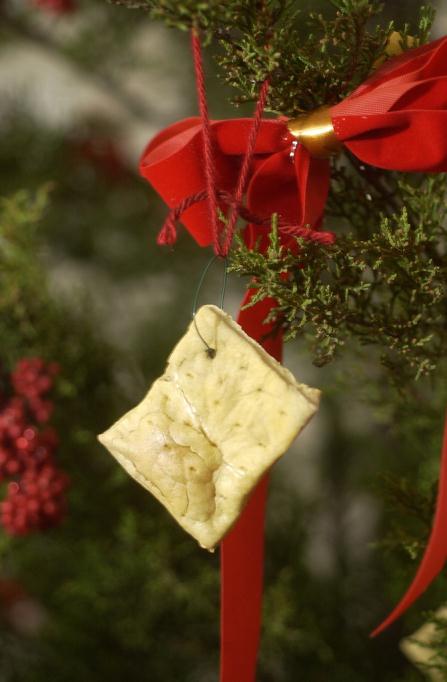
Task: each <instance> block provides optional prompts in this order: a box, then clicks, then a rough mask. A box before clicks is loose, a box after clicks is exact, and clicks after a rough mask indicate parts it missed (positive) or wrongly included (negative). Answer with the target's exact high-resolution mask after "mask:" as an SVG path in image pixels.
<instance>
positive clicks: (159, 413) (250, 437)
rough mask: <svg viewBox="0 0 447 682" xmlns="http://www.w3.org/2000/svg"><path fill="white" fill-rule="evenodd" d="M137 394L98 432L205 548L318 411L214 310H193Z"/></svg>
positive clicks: (308, 393)
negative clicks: (156, 374) (155, 374)
mask: <svg viewBox="0 0 447 682" xmlns="http://www.w3.org/2000/svg"><path fill="white" fill-rule="evenodd" d="M195 321H196V324H197V328H198V329H199V331H200V334H201V335H202V337H203V338H204V339H205V340H206V342H207V343H208V344H209V346H211V348H213V349H215V351H216V353H215V356H214V357H212V358H211V357H210V356H209V354H208V353H207V351H206V347H205V345H204V342H203V340H201V338H200V336H199V334H198V333H197V329H196V326H195V324H194V322H192V323H191V325H190V327H189V329H188V331H187V332H186V334H185V336H184V337H183V338H182V339H181V340H180V341H179V343H178V344H177V346H176V347H175V348H174V350H173V351H172V353H171V355H170V357H169V360H168V365H167V367H166V371H165V373H164V374H163V376H161V377H160V378H159V379H157V380H156V381H155V382H154V384H153V385H152V387H151V388H150V390H149V392H148V393H147V395H146V397H145V398H144V399H143V400H142V401H141V403H139V404H138V405H137V406H136V407H135V408H134V409H132V410H130V412H128V413H127V414H125V415H124V416H123V417H122V418H121V419H119V421H117V422H116V423H115V424H114V425H113V426H112V427H111V428H110V429H109V430H108V431H106V432H105V433H103V434H101V435H100V436H99V440H100V441H101V443H103V445H105V446H106V447H107V448H108V450H109V451H110V452H111V453H112V455H113V456H114V457H115V458H116V459H117V460H118V462H119V463H120V464H121V465H122V466H123V467H124V468H125V469H126V471H127V472H128V473H129V474H130V475H131V476H133V478H135V479H136V480H137V481H138V482H139V483H141V485H143V486H144V487H145V488H147V490H149V491H150V492H151V493H152V494H153V495H154V496H155V497H156V498H157V499H158V500H159V501H160V502H161V503H162V504H163V505H164V506H165V507H166V509H167V510H168V511H169V512H170V513H171V514H172V515H173V516H174V518H175V519H176V520H177V521H178V523H179V524H180V525H181V526H182V527H183V528H184V529H185V530H186V531H187V532H188V533H190V534H191V535H192V536H193V537H194V538H196V540H197V541H198V542H199V543H200V545H201V546H202V547H206V548H208V549H212V548H213V547H215V545H216V544H217V543H218V542H219V541H220V540H221V539H222V537H223V536H224V535H225V533H226V532H227V531H228V530H229V529H230V528H231V526H232V525H233V524H234V522H235V521H236V520H237V518H238V516H239V515H240V513H241V511H242V509H243V507H244V504H245V502H246V501H247V498H248V495H249V493H250V492H251V491H252V489H253V488H254V486H255V485H256V483H257V482H258V481H259V479H260V478H261V477H262V475H263V474H264V473H265V472H266V471H267V470H268V469H269V468H270V467H271V465H272V464H273V463H274V462H275V461H276V460H277V459H278V458H279V457H280V456H281V455H282V454H283V453H284V452H285V451H286V450H287V448H288V447H289V445H290V444H291V442H292V441H293V439H294V438H295V436H296V435H297V434H298V433H299V432H300V431H301V429H302V428H303V427H304V426H305V425H306V423H307V422H308V421H309V419H310V418H311V417H312V415H313V414H314V413H315V412H316V410H317V409H318V403H319V399H320V392H319V391H318V390H316V389H313V388H309V387H308V386H305V385H304V384H299V383H298V382H297V381H296V380H295V378H294V377H293V375H292V374H291V373H290V372H289V371H288V370H287V369H285V368H284V367H282V365H280V364H279V363H278V362H277V361H276V360H275V359H274V358H272V357H271V356H270V355H269V354H268V353H266V352H265V351H264V349H263V348H261V346H260V345H259V344H258V343H256V341H253V339H251V338H250V337H249V336H247V335H246V334H245V333H244V332H243V331H242V329H241V327H240V326H239V325H238V324H237V323H236V322H234V320H233V319H232V318H231V317H230V316H229V315H227V314H226V313H224V312H223V311H222V310H220V309H219V308H216V307H215V306H210V305H208V306H203V307H202V308H200V310H199V311H198V312H197V314H196V318H195Z"/></svg>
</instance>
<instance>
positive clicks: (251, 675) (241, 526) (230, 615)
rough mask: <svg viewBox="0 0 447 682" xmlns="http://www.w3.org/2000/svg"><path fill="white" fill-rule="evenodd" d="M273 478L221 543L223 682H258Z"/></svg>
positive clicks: (264, 482) (260, 487)
mask: <svg viewBox="0 0 447 682" xmlns="http://www.w3.org/2000/svg"><path fill="white" fill-rule="evenodd" d="M267 489H268V475H267V476H266V477H265V478H264V479H263V480H262V481H261V483H259V484H258V486H257V488H256V489H255V491H254V493H253V495H252V497H251V498H250V501H249V502H248V504H247V506H246V507H245V509H244V512H243V514H242V516H241V517H240V519H239V521H238V522H237V524H236V526H235V527H234V528H233V530H232V531H231V532H230V533H229V534H228V535H227V536H226V538H224V540H223V541H222V545H221V576H222V581H221V585H222V587H221V671H220V680H221V682H236V681H237V682H254V680H255V675H256V661H257V657H258V649H259V639H260V631H261V614H262V589H263V578H264V517H265V507H266V502H267Z"/></svg>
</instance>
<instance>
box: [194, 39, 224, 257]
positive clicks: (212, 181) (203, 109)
mask: <svg viewBox="0 0 447 682" xmlns="http://www.w3.org/2000/svg"><path fill="white" fill-rule="evenodd" d="M191 44H192V53H193V57H194V70H195V74H196V86H197V98H198V102H199V112H200V117H201V119H202V135H203V156H204V160H205V177H206V188H207V191H208V210H209V213H210V222H211V231H212V235H213V244H214V252H215V253H216V255H218V256H222V255H223V254H222V250H221V245H220V237H219V223H218V217H217V211H218V204H217V192H216V171H215V168H214V158H213V143H212V138H211V125H210V118H209V113H208V103H207V99H206V90H205V75H204V72H203V61H202V48H201V45H200V38H199V34H198V32H197V31H196V29H193V30H192V31H191Z"/></svg>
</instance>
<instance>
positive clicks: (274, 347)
mask: <svg viewBox="0 0 447 682" xmlns="http://www.w3.org/2000/svg"><path fill="white" fill-rule="evenodd" d="M330 118H331V120H332V125H333V132H334V135H335V137H336V139H337V140H338V141H339V142H340V143H342V144H343V145H344V146H345V147H347V149H348V150H349V151H350V152H351V153H352V154H354V155H355V156H356V157H357V158H359V159H360V160H361V161H362V162H364V163H367V164H371V165H373V166H378V167H380V168H384V169H389V170H398V171H420V172H439V171H447V132H446V131H447V38H442V39H440V40H437V41H434V42H432V43H430V44H428V45H424V46H422V47H419V48H416V49H412V50H409V51H407V52H406V53H404V54H402V55H401V56H399V57H396V58H393V59H391V60H389V61H388V62H387V63H385V64H384V65H383V66H382V67H381V68H380V69H379V70H378V71H376V72H375V73H374V75H372V76H371V77H370V78H368V80H366V81H365V82H364V83H363V84H362V85H361V86H360V87H358V88H357V89H356V90H355V91H354V92H353V93H352V94H351V95H349V96H348V97H347V98H346V99H345V100H343V101H342V102H340V103H338V104H336V105H335V106H333V107H331V109H330ZM251 126H252V119H245V118H242V119H233V120H226V121H211V122H210V129H211V134H212V139H213V146H214V149H213V152H214V162H215V175H216V178H215V179H216V185H217V189H218V197H222V196H226V195H228V194H232V193H234V190H235V187H236V185H237V179H238V174H239V170H240V167H241V163H242V161H243V157H244V153H245V150H246V146H247V139H248V136H249V134H250V130H251ZM202 145H203V138H202V125H201V119H199V118H189V119H185V120H183V121H180V122H178V123H175V124H173V125H171V126H170V127H168V128H166V129H165V130H163V131H162V132H160V133H159V134H158V135H157V136H156V137H155V138H154V139H153V140H152V141H151V142H150V143H149V145H148V146H147V148H146V149H145V151H144V153H143V155H142V158H141V163H140V171H141V174H142V175H143V176H144V177H145V178H146V179H147V180H148V181H149V182H150V183H151V184H152V185H153V187H154V188H155V189H156V190H157V192H158V193H159V194H160V195H161V196H162V198H163V199H164V200H165V202H166V203H167V205H168V206H169V207H170V208H171V209H174V208H175V207H177V206H179V205H181V204H182V202H185V200H187V199H188V198H190V197H192V196H198V197H201V198H199V199H197V200H196V201H193V202H191V205H189V206H188V208H186V210H184V212H183V213H182V215H181V221H182V223H183V224H184V225H185V226H186V227H187V229H188V230H189V231H190V233H191V234H192V236H193V237H194V238H195V240H196V241H197V242H198V244H199V245H200V246H207V245H209V244H210V243H212V241H213V233H212V230H211V227H210V223H209V213H208V210H207V203H206V188H207V182H206V177H205V171H204V164H203V146H202ZM329 170H330V169H329V162H328V160H326V159H317V158H314V157H312V156H311V154H310V153H309V152H308V151H307V149H306V148H305V146H304V145H303V144H300V143H298V144H297V141H296V139H295V138H294V137H293V136H292V135H291V133H290V132H289V129H288V125H287V121H286V120H285V119H278V120H263V121H262V122H261V124H260V127H259V131H258V135H257V139H256V143H255V146H254V155H253V160H252V165H251V170H250V174H249V177H248V184H247V191H246V208H247V209H248V211H249V212H250V213H252V214H254V215H256V216H258V217H259V219H260V220H259V221H257V222H263V221H265V222H266V223H267V222H268V220H269V218H270V216H271V215H272V213H278V214H279V218H280V225H282V226H283V230H284V226H288V228H287V229H286V230H284V233H286V234H287V235H290V234H292V235H293V234H302V230H303V228H305V227H306V226H309V227H311V228H314V229H318V227H319V225H320V223H321V219H322V216H323V212H324V206H325V203H326V199H327V194H328V189H329V181H330V177H329ZM222 208H223V209H224V208H225V205H224V203H223V204H222ZM300 231H301V232H300ZM249 234H250V235H251V237H252V238H253V237H258V236H259V235H261V236H262V237H264V239H263V246H265V244H266V241H267V235H268V227H267V226H265V227H262V226H259V225H258V224H252V225H251V230H250V232H249ZM318 234H319V235H320V239H322V240H323V241H326V242H330V241H331V240H332V238H333V237H332V235H331V233H318V232H309V236H310V238H314V237H316V236H317V235H318ZM325 235H326V236H325ZM252 238H251V239H250V243H253V242H252ZM289 239H290V237H289ZM271 305H272V302H271V301H264V302H263V303H262V304H260V305H258V306H255V307H254V308H249V309H247V310H245V311H242V313H241V315H240V318H239V321H240V322H241V324H242V325H243V326H244V328H245V329H246V331H247V332H248V333H249V334H250V335H252V336H253V337H254V338H256V339H258V340H260V339H261V337H262V336H263V335H264V334H265V331H266V327H265V326H263V325H262V321H263V319H264V318H265V316H266V315H267V313H268V311H269V309H270V306H271ZM267 331H268V328H267ZM267 343H269V344H270V348H269V351H270V352H271V353H272V354H273V355H274V356H275V357H277V358H278V359H280V355H281V340H280V338H279V337H277V338H276V339H270V340H268V341H267ZM265 494H266V485H265V484H261V486H260V487H259V488H258V490H257V491H256V492H255V494H254V496H253V497H252V499H251V500H250V502H249V505H248V506H247V508H246V510H245V512H244V514H243V515H242V517H241V519H240V521H239V522H238V524H237V525H236V526H235V528H234V529H233V530H232V531H231V533H230V534H229V535H228V536H227V537H226V538H225V539H224V541H223V543H222V547H223V566H224V576H225V575H226V576H228V579H227V580H226V581H225V585H226V587H225V585H224V590H223V616H222V622H223V635H222V643H223V644H222V646H223V648H222V653H223V663H222V671H223V672H222V678H221V679H222V680H223V679H225V680H232V681H234V680H236V679H237V680H238V681H239V682H245V681H247V682H248V681H249V680H253V679H254V674H255V672H254V671H255V659H256V649H257V644H258V638H259V605H260V599H261V592H262V553H263V545H262V533H263V530H262V525H263V524H262V519H263V514H264V506H265ZM444 519H447V436H446V438H445V441H444V449H443V459H442V470H441V483H440V493H439V497H438V505H437V511H436V518H435V524H434V527H433V531H432V535H431V537H430V540H429V543H428V546H427V549H426V552H425V555H424V559H423V562H422V564H421V567H420V569H419V571H418V573H417V575H416V578H415V580H414V581H413V583H412V585H411V587H410V589H409V590H408V592H407V593H406V595H405V596H404V598H403V599H402V601H401V602H400V604H399V605H398V606H397V608H396V609H395V610H394V611H393V613H392V614H391V615H390V616H389V617H388V619H387V620H386V621H385V622H384V623H383V624H382V625H381V626H380V627H379V628H378V629H377V630H376V631H375V633H373V634H377V633H378V632H379V631H381V630H382V629H383V628H385V627H386V626H388V625H389V624H390V623H391V622H393V621H394V620H395V619H396V618H397V617H399V616H400V615H401V614H402V613H403V611H405V610H406V609H407V608H408V607H409V606H410V605H411V604H412V603H413V601H414V600H415V599H416V598H417V597H418V596H419V595H420V594H421V593H422V592H423V591H424V590H425V589H426V588H427V587H428V585H429V584H430V583H431V582H432V581H433V579H434V578H435V577H436V575H437V574H438V573H439V571H440V570H441V569H442V567H443V566H444V563H445V560H446V558H447V528H446V526H445V522H444ZM225 565H227V570H225ZM228 595H229V596H228ZM250 613H251V614H252V618H251V619H250ZM256 613H257V614H258V615H257V616H256ZM247 628H248V630H247ZM244 640H245V649H244V648H243V647H242V645H241V641H244Z"/></svg>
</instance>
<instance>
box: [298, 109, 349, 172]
mask: <svg viewBox="0 0 447 682" xmlns="http://www.w3.org/2000/svg"><path fill="white" fill-rule="evenodd" d="M287 127H288V129H289V132H290V133H291V135H293V136H294V137H296V139H297V140H298V141H299V142H301V144H303V145H304V147H306V149H307V150H308V152H309V153H310V154H311V155H312V156H314V157H316V158H317V159H327V158H329V157H330V156H332V155H333V154H337V153H338V152H339V151H340V149H341V148H342V144H341V142H340V141H339V140H338V139H337V138H336V136H335V133H334V126H333V124H332V119H331V113H330V107H321V108H320V109H315V111H311V112H310V113H309V114H302V115H300V116H297V117H296V118H292V119H290V121H288V122H287Z"/></svg>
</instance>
